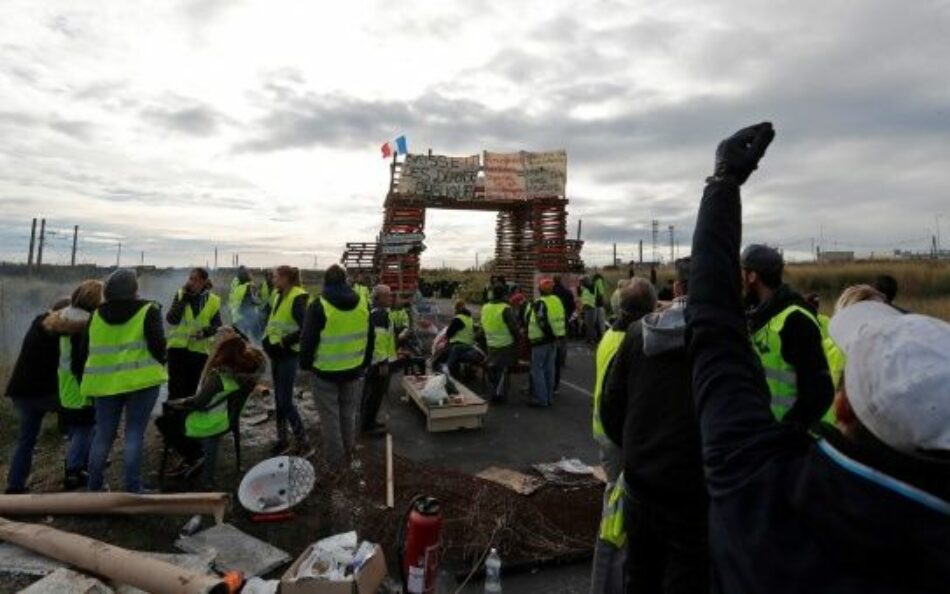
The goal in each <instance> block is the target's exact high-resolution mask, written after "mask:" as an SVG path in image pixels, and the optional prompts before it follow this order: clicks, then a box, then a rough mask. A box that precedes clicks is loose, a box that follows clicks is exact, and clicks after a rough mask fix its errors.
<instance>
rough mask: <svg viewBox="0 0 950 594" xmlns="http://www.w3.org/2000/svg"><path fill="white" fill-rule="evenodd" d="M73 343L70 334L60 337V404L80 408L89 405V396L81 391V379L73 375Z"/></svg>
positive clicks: (74, 408)
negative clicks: (85, 395) (83, 394)
mask: <svg viewBox="0 0 950 594" xmlns="http://www.w3.org/2000/svg"><path fill="white" fill-rule="evenodd" d="M72 362H73V343H72V340H71V339H70V336H69V335H68V334H66V335H63V336H60V337H59V370H58V371H57V377H58V379H59V404H60V405H61V406H62V407H63V408H66V409H70V410H78V409H81V408H85V407H87V406H89V405H90V404H91V403H90V402H89V399H88V398H83V396H82V395H81V394H80V393H79V380H77V379H76V376H75V375H73V371H72V367H71V365H72Z"/></svg>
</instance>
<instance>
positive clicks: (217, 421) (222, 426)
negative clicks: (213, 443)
mask: <svg viewBox="0 0 950 594" xmlns="http://www.w3.org/2000/svg"><path fill="white" fill-rule="evenodd" d="M218 377H219V378H221V391H220V392H218V393H217V394H215V395H214V396H212V397H211V401H210V402H208V404H207V406H206V407H205V410H195V411H192V412H190V413H188V416H187V417H185V435H187V436H188V437H194V438H196V439H201V438H203V437H213V436H215V435H220V434H221V433H224V432H225V431H227V430H228V428H229V427H230V426H231V421H230V419H229V417H228V401H229V400H230V398H231V395H232V394H234V393H235V392H237V391H238V390H239V389H240V388H241V386H240V384H238V382H237V380H235V379H234V378H233V377H232V376H231V374H229V373H219V374H218Z"/></svg>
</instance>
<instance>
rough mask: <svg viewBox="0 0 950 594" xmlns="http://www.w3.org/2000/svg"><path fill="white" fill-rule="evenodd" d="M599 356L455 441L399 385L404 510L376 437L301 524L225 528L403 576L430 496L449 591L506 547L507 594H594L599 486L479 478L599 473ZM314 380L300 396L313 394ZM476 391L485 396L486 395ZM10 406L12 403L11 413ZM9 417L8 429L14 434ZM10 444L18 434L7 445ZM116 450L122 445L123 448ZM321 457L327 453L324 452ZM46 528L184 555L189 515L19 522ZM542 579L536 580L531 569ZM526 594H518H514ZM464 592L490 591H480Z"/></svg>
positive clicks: (251, 433) (308, 403) (251, 429)
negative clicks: (348, 541)
mask: <svg viewBox="0 0 950 594" xmlns="http://www.w3.org/2000/svg"><path fill="white" fill-rule="evenodd" d="M591 361H592V356H591V354H590V351H589V350H588V349H587V348H586V347H583V346H581V345H574V346H572V348H571V351H570V358H569V363H568V365H569V367H568V368H567V369H566V370H565V377H564V384H562V387H561V389H560V392H559V394H558V396H557V398H556V400H555V405H554V406H553V407H552V408H550V409H533V408H529V407H527V406H526V404H525V403H524V402H523V401H522V400H521V399H520V398H519V397H518V396H517V394H518V393H519V391H520V389H521V387H522V386H523V385H524V384H525V381H526V380H525V378H524V377H523V376H516V377H515V381H514V383H513V386H512V398H511V401H510V403H509V404H507V405H504V406H493V407H491V408H490V410H489V413H488V416H487V419H486V423H485V427H483V428H482V429H478V430H464V431H455V432H449V433H428V432H426V430H425V425H424V419H423V416H422V413H421V412H420V411H419V410H418V409H416V408H415V406H414V405H413V404H412V403H407V402H403V401H402V399H401V395H402V391H401V389H400V387H399V386H398V381H394V382H393V385H392V386H391V390H390V393H389V395H388V397H387V401H386V403H385V404H384V407H383V411H382V416H383V418H385V419H386V420H387V423H388V426H389V430H390V432H391V433H392V434H393V436H394V444H395V451H396V460H395V475H396V491H395V493H396V506H395V509H393V510H386V509H385V508H384V506H383V502H384V501H385V495H384V493H385V491H384V489H385V485H384V482H385V479H384V477H385V466H384V458H383V440H381V439H373V438H367V439H363V440H361V441H360V443H359V445H358V449H357V453H356V455H357V459H358V460H359V464H358V466H357V467H356V468H355V469H351V470H350V471H349V472H347V473H345V474H342V475H337V476H332V477H324V478H323V479H321V480H320V481H319V483H318V485H317V488H316V489H315V490H314V492H313V493H312V494H311V496H310V497H309V498H308V499H307V500H306V501H305V502H304V503H303V504H301V505H300V506H298V507H297V508H296V509H295V513H296V517H295V519H294V520H293V521H290V522H284V523H276V524H270V523H254V522H252V521H251V520H250V517H249V514H247V513H245V512H244V511H243V510H242V509H240V507H239V506H237V504H236V503H235V506H234V507H233V508H232V510H231V512H230V513H229V515H228V518H227V521H228V522H230V523H232V524H234V525H236V526H237V527H238V528H240V529H241V530H244V531H245V532H248V533H249V534H252V535H254V536H256V537H258V538H261V539H263V540H265V541H267V542H270V543H271V544H273V545H274V546H277V547H280V548H282V549H284V550H285V551H287V552H288V553H289V554H290V555H291V557H294V556H296V555H298V554H299V553H300V552H301V551H302V550H303V549H304V548H305V547H306V546H307V545H308V544H310V543H312V542H314V541H316V540H318V539H320V538H322V537H324V536H327V535H330V534H334V533H337V532H342V531H347V530H353V529H355V530H357V531H358V532H359V534H360V537H361V538H366V539H369V540H372V541H375V542H379V543H381V544H382V545H383V548H384V551H385V553H386V555H387V559H388V561H389V565H390V573H391V575H393V576H396V575H398V574H397V573H396V568H397V563H396V558H397V554H396V550H397V547H396V534H397V531H398V526H399V525H400V524H401V523H402V517H403V514H404V512H405V509H406V506H407V505H408V503H409V501H410V500H411V499H412V498H413V497H414V496H415V495H417V494H427V495H432V496H435V497H437V498H438V499H440V501H442V503H443V515H444V519H445V523H444V532H443V545H444V547H443V555H444V557H443V570H444V573H445V575H443V576H442V581H441V585H440V592H441V591H444V592H454V591H456V588H457V583H456V581H455V579H453V578H454V576H455V574H457V573H465V572H467V570H468V569H469V568H470V567H472V565H473V564H474V563H475V562H476V560H477V559H478V558H480V556H481V555H482V553H483V552H484V551H485V549H486V548H487V547H489V546H496V547H498V548H499V549H500V552H501V555H502V558H503V560H504V563H505V565H506V566H507V567H509V568H515V567H519V568H522V569H523V570H524V571H523V573H522V574H521V575H510V576H509V575H508V574H507V573H506V576H505V578H506V579H505V583H506V590H507V591H513V590H512V588H517V590H516V591H518V592H524V593H525V594H529V593H531V592H555V591H556V592H564V593H573V592H585V591H586V589H587V587H588V585H587V579H586V576H587V575H588V574H589V562H587V561H584V559H586V558H587V557H588V556H589V553H590V550H591V546H592V541H593V536H594V534H595V533H596V528H597V522H598V518H599V512H600V503H601V486H600V485H599V484H588V485H584V486H579V487H572V488H561V487H555V486H546V487H544V488H542V489H541V490H539V491H538V492H536V493H534V494H533V495H531V496H523V495H518V494H516V493H514V492H513V491H510V490H508V489H505V488H504V487H501V486H498V485H495V484H494V483H490V482H487V481H483V480H481V479H478V478H475V477H474V476H472V475H473V474H474V473H475V472H477V471H479V470H481V469H483V468H485V467H488V466H493V465H494V466H505V467H508V468H513V469H515V470H520V471H528V470H529V467H530V465H531V464H533V463H537V462H552V461H556V460H558V459H559V458H561V457H562V456H566V457H579V458H581V459H582V460H583V461H584V462H586V463H588V464H596V462H597V456H596V447H595V445H594V444H593V441H592V439H591V438H590V420H589V419H590V396H589V392H587V388H588V387H589V386H590V384H591V383H592V377H593V370H592V362H591ZM305 383H306V382H305V381H301V382H300V384H299V387H300V388H301V389H302V390H303V389H306V386H305ZM477 385H478V384H477V382H475V386H476V387H477ZM297 402H298V406H299V407H300V409H301V412H302V414H303V416H304V418H305V422H306V424H307V425H308V429H310V431H311V434H312V436H313V437H314V439H315V443H319V435H318V433H317V432H318V422H317V418H316V411H315V407H314V405H313V402H312V398H311V397H310V396H309V394H306V393H303V392H302V393H301V394H299V395H298V400H297ZM4 406H6V403H4ZM269 407H270V402H266V401H260V402H255V403H251V404H250V405H249V407H248V410H247V411H246V412H245V418H246V417H248V416H252V415H253V414H255V413H259V412H260V410H262V409H264V408H269ZM8 414H9V413H7V415H5V416H6V419H5V422H4V427H5V428H12V427H13V426H15V425H13V424H10V422H9V421H12V419H10V418H9V416H8ZM242 435H243V438H242V440H243V447H242V455H243V458H244V470H245V471H246V470H247V469H248V468H250V466H251V465H253V464H255V463H257V462H258V461H260V460H262V459H264V458H266V457H267V449H268V447H269V446H270V444H271V443H273V439H274V430H273V422H272V421H268V422H266V423H263V424H261V425H257V426H249V425H245V426H244V427H243V428H242ZM3 441H4V442H6V443H7V444H8V443H9V436H7V439H4V440H3ZM117 443H121V441H118V440H117ZM148 443H149V447H148V452H149V463H148V464H147V468H148V469H149V471H148V472H149V478H150V480H151V482H152V483H153V484H157V480H156V476H155V471H156V470H157V468H158V458H159V455H160V449H161V446H160V440H159V439H158V438H157V435H156V434H155V433H154V431H153V430H150V432H149V436H148ZM118 450H119V448H118V446H117V448H116V450H114V451H113V457H114V459H115V461H116V463H115V464H113V466H112V468H111V469H110V475H111V484H112V485H113V486H118V485H120V484H121V481H120V477H119V475H118V473H119V472H121V464H120V463H118V462H119V461H120V456H121V453H120V452H119V451H118ZM61 455H62V437H61V436H60V435H59V434H58V433H57V432H56V430H55V427H53V426H51V425H50V426H47V427H46V428H45V430H44V433H43V436H42V438H41V444H40V447H39V449H38V455H37V458H36V462H35V465H34V473H33V476H32V478H31V483H30V487H31V489H32V490H33V491H34V492H36V491H39V492H42V491H55V490H58V489H59V488H60V482H61V480H62V466H61V461H60V460H61V458H60V456H61ZM318 456H319V453H318ZM8 458H9V447H7V448H5V450H4V452H3V455H2V458H0V472H2V473H4V476H5V472H6V462H7V460H8ZM240 476H241V475H239V474H238V473H237V472H236V469H235V464H234V458H233V449H232V446H231V440H230V438H229V437H225V438H224V441H223V442H222V446H221V449H220V455H219V460H218V467H217V479H216V484H215V485H214V486H213V487H214V489H215V490H221V491H233V490H234V488H235V487H236V485H237V484H238V483H239V482H240ZM192 489H194V485H192V484H188V483H168V484H166V490H171V491H186V490H192ZM21 519H24V520H31V521H32V520H35V521H44V522H47V523H48V524H50V525H52V526H54V527H57V528H61V529H64V530H69V531H74V532H78V533H81V534H86V535H88V536H92V537H95V538H99V539H102V540H105V541H108V542H111V543H114V544H117V545H120V546H125V547H128V548H135V549H141V550H152V551H158V552H176V551H175V549H174V547H173V543H174V540H175V539H176V537H177V536H178V532H179V529H180V527H181V525H182V524H183V523H184V522H185V521H186V520H187V518H183V517H161V516H144V517H134V518H130V517H112V516H109V517H105V516H103V517H57V518H21ZM558 556H566V557H565V558H570V559H574V560H575V561H576V560H577V559H580V560H581V562H580V563H577V562H575V563H574V564H573V565H570V566H568V567H559V568H554V569H548V568H542V569H540V570H539V569H538V568H537V567H532V565H531V564H530V563H526V562H531V561H538V560H546V559H550V558H552V557H558ZM532 570H533V571H532ZM28 581H29V580H27V581H26V582H21V581H19V580H17V581H16V582H14V581H13V580H7V579H4V581H3V582H2V583H0V592H14V591H17V590H18V589H19V588H21V587H23V586H25V585H26V584H27V583H28ZM516 584H517V586H516ZM464 591H465V592H475V591H480V583H478V584H473V585H471V586H469V587H468V588H466V589H465V590H464Z"/></svg>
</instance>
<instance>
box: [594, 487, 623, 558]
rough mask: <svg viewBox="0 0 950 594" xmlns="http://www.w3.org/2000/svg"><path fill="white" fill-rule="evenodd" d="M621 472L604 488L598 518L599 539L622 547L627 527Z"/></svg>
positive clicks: (619, 547)
mask: <svg viewBox="0 0 950 594" xmlns="http://www.w3.org/2000/svg"><path fill="white" fill-rule="evenodd" d="M624 493H625V489H624V479H623V473H622V472H621V473H620V476H619V477H618V478H617V481H616V482H614V484H612V485H611V484H608V485H607V487H606V489H605V490H604V507H603V510H602V512H601V518H600V539H601V540H603V541H605V542H608V543H610V544H612V545H613V546H615V547H617V548H618V549H622V548H623V547H624V546H625V545H626V544H627V528H626V526H625V525H624V521H623V505H624V502H623V500H624Z"/></svg>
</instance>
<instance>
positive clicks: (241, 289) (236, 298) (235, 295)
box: [228, 279, 251, 324]
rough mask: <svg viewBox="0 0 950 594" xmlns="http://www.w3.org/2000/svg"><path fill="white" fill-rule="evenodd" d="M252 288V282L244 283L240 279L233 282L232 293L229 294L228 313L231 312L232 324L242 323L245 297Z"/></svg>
mask: <svg viewBox="0 0 950 594" xmlns="http://www.w3.org/2000/svg"><path fill="white" fill-rule="evenodd" d="M250 287H251V283H250V282H246V283H242V282H240V281H238V279H234V280H233V281H231V292H230V293H228V311H230V312H231V323H232V324H237V323H238V322H240V321H241V304H242V303H244V297H245V296H246V295H247V290H248V289H249V288H250Z"/></svg>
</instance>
